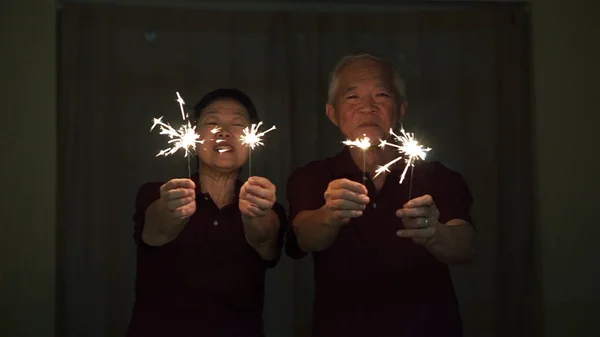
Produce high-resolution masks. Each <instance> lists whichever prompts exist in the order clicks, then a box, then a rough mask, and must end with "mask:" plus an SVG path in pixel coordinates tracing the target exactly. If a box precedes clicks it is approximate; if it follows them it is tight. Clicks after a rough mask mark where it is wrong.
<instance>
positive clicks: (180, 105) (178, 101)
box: [175, 91, 186, 120]
mask: <svg viewBox="0 0 600 337" xmlns="http://www.w3.org/2000/svg"><path fill="white" fill-rule="evenodd" d="M175 93H176V94H177V103H179V110H181V118H182V119H183V120H185V117H186V114H185V112H184V111H183V106H184V105H185V101H184V100H183V98H181V95H179V91H176V92H175Z"/></svg>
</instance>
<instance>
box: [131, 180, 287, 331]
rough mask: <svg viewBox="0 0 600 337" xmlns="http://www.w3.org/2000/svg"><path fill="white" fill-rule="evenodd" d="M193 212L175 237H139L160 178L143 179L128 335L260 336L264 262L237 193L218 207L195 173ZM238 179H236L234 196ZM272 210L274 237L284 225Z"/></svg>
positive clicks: (266, 265) (280, 212)
mask: <svg viewBox="0 0 600 337" xmlns="http://www.w3.org/2000/svg"><path fill="white" fill-rule="evenodd" d="M193 180H194V182H195V183H196V213H194V215H192V217H191V218H190V220H189V222H188V224H187V225H186V226H185V227H184V229H183V230H182V231H181V233H180V234H179V236H177V238H176V239H175V240H173V241H171V242H169V243H167V244H166V245H164V246H160V247H152V246H149V245H147V244H145V243H144V242H143V241H142V240H141V233H142V229H143V225H144V216H145V211H146V208H148V206H149V205H150V204H151V203H152V202H154V201H155V200H157V199H158V198H159V197H160V192H159V188H160V186H161V185H162V183H160V182H156V183H148V184H145V185H143V186H142V187H141V188H140V190H139V192H138V195H137V200H136V211H135V215H134V221H135V231H134V238H135V240H136V242H137V275H136V301H135V305H134V309H133V315H132V319H131V322H130V326H129V331H128V336H132V337H133V336H144V337H149V336H164V337H167V336H168V337H181V336H186V337H188V336H190V337H191V336H211V337H213V336H214V337H217V336H251V337H253V336H262V335H263V320H262V312H263V297H264V281H265V271H266V269H267V268H270V267H273V266H274V265H275V264H276V263H277V261H270V262H267V261H265V260H263V259H262V258H261V257H260V255H258V253H257V252H256V251H255V250H254V249H253V248H252V247H250V245H249V244H248V243H247V242H246V239H245V235H244V229H243V224H242V220H241V213H240V210H239V208H238V201H237V199H236V200H235V201H234V202H233V203H232V204H230V205H228V206H226V207H224V208H222V209H220V210H219V209H218V208H217V206H216V205H215V203H214V202H213V201H212V200H211V198H210V196H209V195H208V194H202V193H201V191H200V185H199V183H198V176H197V174H196V175H195V176H194V177H193ZM240 187H241V182H239V181H238V183H237V190H236V195H238V194H239V188H240ZM273 209H274V210H275V212H276V213H277V214H278V215H279V221H280V224H281V226H280V230H279V237H278V240H279V243H280V247H281V246H282V244H283V234H284V232H285V229H286V223H287V221H286V216H285V211H284V209H283V208H282V207H281V205H279V204H275V206H274V207H273Z"/></svg>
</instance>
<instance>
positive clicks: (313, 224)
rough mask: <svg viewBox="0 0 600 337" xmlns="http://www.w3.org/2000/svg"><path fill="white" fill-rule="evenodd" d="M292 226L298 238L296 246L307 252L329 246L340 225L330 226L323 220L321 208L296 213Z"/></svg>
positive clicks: (321, 249)
mask: <svg viewBox="0 0 600 337" xmlns="http://www.w3.org/2000/svg"><path fill="white" fill-rule="evenodd" d="M292 227H293V229H294V233H295V234H296V238H297V239H298V246H299V247H300V249H302V250H303V251H305V252H307V253H308V252H319V251H323V250H325V249H327V248H329V246H331V244H332V243H333V241H334V240H335V238H336V237H337V235H338V233H339V230H340V226H332V225H329V224H327V223H326V222H325V217H324V215H323V211H322V209H321V208H320V209H317V210H313V211H302V212H300V213H298V215H296V217H295V218H294V220H293V222H292Z"/></svg>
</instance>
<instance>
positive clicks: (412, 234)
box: [396, 227, 435, 239]
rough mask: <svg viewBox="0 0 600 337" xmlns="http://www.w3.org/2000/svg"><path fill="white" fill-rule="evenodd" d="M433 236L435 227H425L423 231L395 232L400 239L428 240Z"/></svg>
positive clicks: (405, 230) (404, 230)
mask: <svg viewBox="0 0 600 337" xmlns="http://www.w3.org/2000/svg"><path fill="white" fill-rule="evenodd" d="M434 234H435V227H427V228H423V229H401V230H399V231H397V232H396V235H398V236H399V237H401V238H421V239H428V238H430V237H432V236H433V235H434Z"/></svg>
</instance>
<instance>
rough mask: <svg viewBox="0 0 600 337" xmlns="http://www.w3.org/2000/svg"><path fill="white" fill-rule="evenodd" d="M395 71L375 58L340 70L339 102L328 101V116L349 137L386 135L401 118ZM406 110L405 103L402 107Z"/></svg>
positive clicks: (375, 137) (401, 112) (336, 98)
mask: <svg viewBox="0 0 600 337" xmlns="http://www.w3.org/2000/svg"><path fill="white" fill-rule="evenodd" d="M392 83H393V77H392V73H391V72H390V71H388V70H387V69H385V68H384V67H383V66H381V65H380V64H379V63H378V62H376V61H375V60H368V59H363V60H358V61H356V62H354V63H351V64H349V65H347V66H346V67H344V68H343V69H342V71H341V72H340V73H339V85H338V91H337V93H336V97H335V102H336V103H335V105H331V104H327V106H326V110H327V116H328V117H329V119H330V120H331V121H332V122H333V123H334V124H335V125H337V126H338V127H339V128H340V130H341V131H342V133H343V134H344V136H345V137H346V138H349V139H352V140H354V139H356V138H361V137H363V136H367V137H369V138H370V139H371V141H373V140H378V139H384V138H385V137H386V135H387V134H388V131H389V129H390V128H391V127H392V126H394V125H395V124H396V122H397V121H398V112H399V109H398V105H397V104H398V102H397V97H396V96H395V93H394V91H393V89H392V88H393V87H392ZM400 114H401V115H403V114H404V105H402V107H401V109H400Z"/></svg>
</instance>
